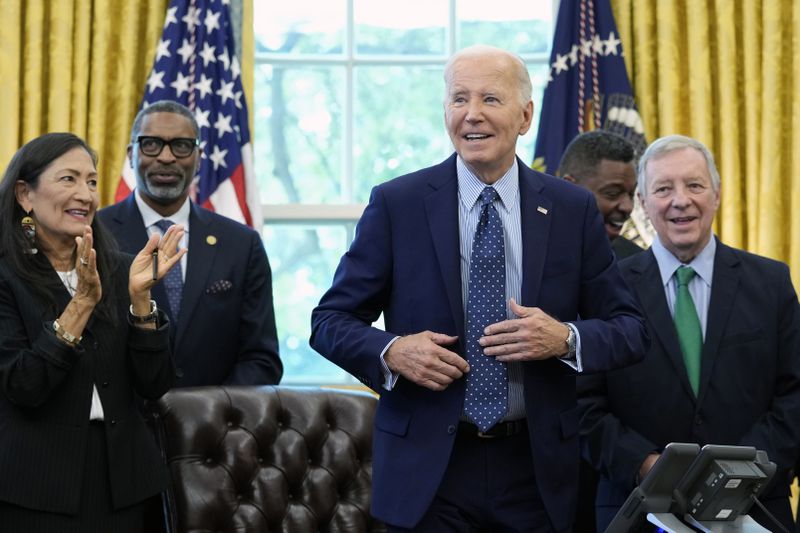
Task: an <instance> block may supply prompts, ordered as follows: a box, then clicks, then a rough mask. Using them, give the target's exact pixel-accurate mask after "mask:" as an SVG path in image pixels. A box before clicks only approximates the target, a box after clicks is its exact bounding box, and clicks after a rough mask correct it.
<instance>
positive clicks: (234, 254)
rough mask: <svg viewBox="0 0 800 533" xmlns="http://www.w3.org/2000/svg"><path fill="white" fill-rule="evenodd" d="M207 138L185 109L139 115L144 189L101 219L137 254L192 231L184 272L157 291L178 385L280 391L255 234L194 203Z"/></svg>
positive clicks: (137, 165)
mask: <svg viewBox="0 0 800 533" xmlns="http://www.w3.org/2000/svg"><path fill="white" fill-rule="evenodd" d="M199 136H200V129H199V127H198V125H197V121H196V120H195V118H194V114H193V113H192V112H191V111H190V110H189V109H188V108H186V107H185V106H183V105H181V104H179V103H177V102H172V101H165V100H162V101H159V102H155V103H153V104H151V105H150V106H148V107H146V108H144V109H142V110H140V111H139V113H138V114H137V115H136V119H135V120H134V123H133V128H132V131H131V144H130V145H128V159H129V160H130V162H131V168H132V169H133V172H134V174H135V176H136V190H135V191H134V192H133V193H132V194H130V195H129V196H128V197H127V198H126V199H125V200H123V201H122V202H120V203H118V204H116V205H113V206H110V207H107V208H105V209H102V210H100V211H99V212H98V215H99V217H100V219H101V220H102V222H103V223H104V224H105V225H106V227H107V228H108V229H109V230H110V231H111V232H112V233H113V234H114V236H115V237H116V239H117V242H118V243H119V245H120V248H121V249H122V250H123V251H124V252H129V253H130V252H136V251H138V250H140V249H141V248H142V246H143V245H144V243H145V242H146V241H147V238H148V236H149V235H152V234H153V233H164V232H165V231H166V228H167V227H169V226H170V225H172V224H181V225H183V227H184V228H185V230H186V233H185V236H184V242H183V243H181V246H182V247H186V248H187V249H188V253H187V254H186V255H185V256H184V257H183V258H182V260H181V264H180V268H177V267H176V268H174V269H173V272H175V274H174V275H173V276H171V277H170V278H169V279H167V278H165V279H164V280H163V281H161V282H160V283H158V284H157V285H156V286H155V287H153V292H152V294H153V298H154V299H155V300H156V301H157V303H158V306H159V308H162V309H164V310H166V312H167V314H168V315H169V318H170V323H171V324H174V325H175V327H173V328H171V333H172V335H171V339H172V349H173V350H172V351H173V359H174V362H175V368H176V370H175V372H176V379H175V386H177V387H191V386H201V385H222V384H224V385H269V384H276V383H278V382H279V381H280V379H281V376H282V374H283V366H282V364H281V361H280V358H279V356H278V338H277V337H278V336H277V332H276V328H275V315H274V311H273V304H272V275H271V271H270V266H269V260H268V259H267V254H266V252H265V251H264V245H263V243H262V242H261V237H260V235H259V234H258V233H257V232H256V231H254V230H253V229H251V228H249V227H247V226H244V225H242V224H239V223H238V222H235V221H233V220H230V219H228V218H226V217H223V216H221V215H218V214H216V213H213V212H212V211H209V210H207V209H204V208H202V207H200V206H199V205H196V204H194V203H193V202H192V201H191V200H190V198H189V187H190V186H191V184H192V179H193V178H194V176H195V175H196V174H197V171H198V170H199V168H200V162H201V156H202V148H200V146H199Z"/></svg>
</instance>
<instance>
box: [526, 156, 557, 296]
mask: <svg viewBox="0 0 800 533" xmlns="http://www.w3.org/2000/svg"><path fill="white" fill-rule="evenodd" d="M517 164H518V165H519V194H520V224H521V225H522V228H521V229H522V272H523V275H522V289H521V300H522V301H520V302H518V303H519V304H520V305H524V306H528V307H531V306H535V305H537V301H538V297H539V289H540V288H541V283H542V272H543V271H544V260H545V257H546V252H547V246H548V241H549V239H550V221H551V220H552V218H553V217H552V214H548V213H551V210H552V201H551V200H550V198H548V197H547V196H545V195H544V194H543V192H544V184H543V183H542V181H541V180H540V179H539V177H538V176H537V175H536V174H535V173H534V172H533V171H532V170H530V169H529V168H528V167H527V165H525V164H523V163H522V161H519V160H518V161H517Z"/></svg>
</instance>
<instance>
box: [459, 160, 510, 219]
mask: <svg viewBox="0 0 800 533" xmlns="http://www.w3.org/2000/svg"><path fill="white" fill-rule="evenodd" d="M456 175H457V176H458V192H459V198H460V199H461V202H462V203H463V204H464V207H465V208H466V209H467V211H469V210H470V209H472V207H473V206H474V205H475V203H476V202H477V201H478V198H479V197H480V195H481V192H482V191H483V189H484V188H486V187H487V185H486V184H485V183H484V182H482V181H481V180H480V179H479V178H478V177H477V176H476V175H475V174H474V173H473V172H472V170H470V168H469V167H468V166H467V164H466V163H464V160H463V159H461V156H457V157H456ZM491 186H492V187H494V190H496V191H497V194H498V195H500V202H501V203H502V205H503V209H505V210H506V211H509V210H510V209H511V206H512V205H514V202H515V201H516V200H517V197H518V195H519V166H518V164H517V158H516V157H515V158H514V163H513V164H512V165H511V168H509V169H508V171H506V173H505V174H503V177H501V178H500V179H499V180H497V181H496V182H494V183H493V184H492V185H491Z"/></svg>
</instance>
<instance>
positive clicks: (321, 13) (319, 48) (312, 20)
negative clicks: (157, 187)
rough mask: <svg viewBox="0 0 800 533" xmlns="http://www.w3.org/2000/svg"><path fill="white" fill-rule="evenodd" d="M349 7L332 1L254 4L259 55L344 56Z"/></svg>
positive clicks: (343, 3)
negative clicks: (264, 53)
mask: <svg viewBox="0 0 800 533" xmlns="http://www.w3.org/2000/svg"><path fill="white" fill-rule="evenodd" d="M346 6H347V4H346V3H345V2H343V1H330V0H302V1H295V2H265V1H256V2H253V19H254V28H255V46H256V53H258V52H273V53H282V54H341V53H342V50H343V49H344V28H345V20H346V13H347V10H346Z"/></svg>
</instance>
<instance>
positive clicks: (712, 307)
mask: <svg viewBox="0 0 800 533" xmlns="http://www.w3.org/2000/svg"><path fill="white" fill-rule="evenodd" d="M738 265H739V259H738V258H737V257H736V255H735V254H734V253H733V251H732V249H731V248H730V247H728V246H725V245H724V244H722V243H721V242H719V241H717V250H716V253H715V255H714V274H713V276H714V277H713V280H712V283H711V301H710V302H709V305H708V316H707V317H706V338H705V342H704V343H703V358H702V360H701V367H700V399H701V400H702V398H703V394H704V393H705V391H706V390H707V389H708V382H709V380H710V379H711V375H712V374H713V371H714V365H715V364H716V359H717V355H718V353H719V344H720V341H721V340H722V336H723V334H724V333H725V325H726V324H727V323H728V317H729V316H730V313H731V310H732V309H733V302H734V300H735V298H736V292H737V290H738V289H739V269H738V268H737V267H738Z"/></svg>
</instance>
